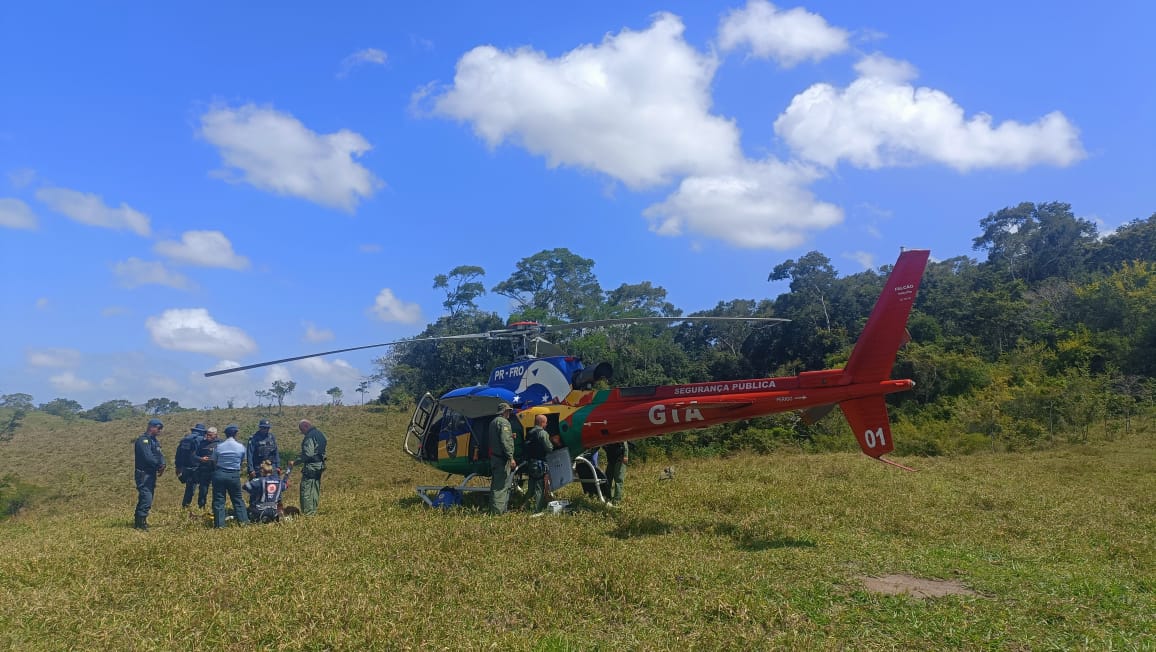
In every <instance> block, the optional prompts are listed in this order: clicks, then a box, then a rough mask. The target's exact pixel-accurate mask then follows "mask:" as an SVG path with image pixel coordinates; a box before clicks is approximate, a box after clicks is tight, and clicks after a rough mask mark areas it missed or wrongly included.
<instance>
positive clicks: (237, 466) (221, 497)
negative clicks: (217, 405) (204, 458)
mask: <svg viewBox="0 0 1156 652" xmlns="http://www.w3.org/2000/svg"><path fill="white" fill-rule="evenodd" d="M238 430H239V428H237V426H236V425H234V424H231V423H230V424H229V425H228V426H226V427H225V441H223V442H221V443H219V444H217V448H216V449H215V450H214V451H213V456H212V460H213V466H214V469H213V525H214V526H215V527H219V528H221V527H225V496H228V497H229V502H231V503H233V516H234V517H236V519H237V522H238V523H240V524H242V525H248V524H249V509H248V508H247V507H246V506H245V497H244V496H243V495H242V494H241V467H242V466H244V463H245V447H244V446H243V445H242V444H241V442H239V441H237V439H236V437H237V431H238Z"/></svg>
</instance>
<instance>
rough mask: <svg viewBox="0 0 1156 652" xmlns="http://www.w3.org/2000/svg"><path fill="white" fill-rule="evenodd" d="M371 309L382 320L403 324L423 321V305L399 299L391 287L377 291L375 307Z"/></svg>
mask: <svg viewBox="0 0 1156 652" xmlns="http://www.w3.org/2000/svg"><path fill="white" fill-rule="evenodd" d="M369 310H370V312H371V313H373V314H374V315H375V316H376V317H377V318H378V319H380V320H381V321H389V322H401V323H403V324H416V323H418V322H420V321H421V306H419V305H418V304H416V303H406V302H404V301H402V300H401V299H398V298H397V297H395V296H394V295H393V290H391V289H389V288H385V289H383V290H382V291H381V292H378V293H377V298H376V299H375V300H374V302H373V307H371V308H370V309H369Z"/></svg>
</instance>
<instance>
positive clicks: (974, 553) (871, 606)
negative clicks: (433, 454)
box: [0, 407, 1156, 650]
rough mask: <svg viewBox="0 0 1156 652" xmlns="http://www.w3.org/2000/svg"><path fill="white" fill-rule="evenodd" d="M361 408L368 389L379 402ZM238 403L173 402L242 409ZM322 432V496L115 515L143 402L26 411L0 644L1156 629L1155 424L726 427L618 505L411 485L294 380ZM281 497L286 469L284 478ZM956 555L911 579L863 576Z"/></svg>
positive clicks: (1, 572)
mask: <svg viewBox="0 0 1156 652" xmlns="http://www.w3.org/2000/svg"><path fill="white" fill-rule="evenodd" d="M379 410H380V408H379ZM260 416H264V415H262V414H258V413H257V412H256V411H247V410H236V411H216V412H213V413H202V412H192V413H182V414H180V415H178V416H176V417H169V418H167V419H166V435H165V437H164V438H163V440H162V442H163V446H164V450H165V452H166V455H168V456H169V457H170V459H171V457H172V453H173V450H174V449H175V447H176V443H177V440H178V439H179V438H180V437H181V436H182V435H183V434H184V433H185V432H187V429H188V427H189V426H190V425H191V424H192V423H193V422H194V421H206V422H207V423H210V424H211V425H217V426H218V427H223V426H224V425H225V424H227V423H229V422H237V423H238V424H240V425H241V426H242V433H243V434H247V433H250V432H253V430H254V428H253V426H254V425H255V423H256V421H257V419H258V418H260ZM304 416H308V417H310V418H313V419H314V421H315V423H317V424H318V425H319V427H320V428H321V429H322V430H323V431H325V433H326V435H327V436H328V437H329V441H330V445H329V448H330V458H331V462H330V470H329V471H328V472H327V474H326V476H325V479H324V486H323V488H322V496H321V513H320V515H319V516H318V517H316V518H314V519H308V520H305V519H295V520H293V521H291V522H289V523H284V524H281V525H265V526H252V527H249V528H240V527H229V528H227V529H225V530H220V531H217V530H213V529H208V528H206V527H205V525H204V522H203V521H201V520H190V519H189V517H188V515H187V514H186V513H184V512H182V511H181V510H180V508H179V500H180V496H179V490H180V487H179V485H178V483H177V481H176V479H175V477H174V475H173V474H171V473H170V474H166V475H165V476H164V477H162V478H161V480H160V483H159V487H158V498H157V503H156V505H155V506H154V508H153V514H152V516H151V518H150V523H151V524H152V526H153V529H152V530H151V531H150V532H147V533H143V532H138V531H135V530H133V529H132V528H131V521H132V509H133V505H134V503H135V499H136V496H135V491H134V489H133V487H132V461H131V456H132V451H131V440H132V439H133V438H134V437H135V436H136V435H137V434H139V432H140V431H141V430H142V429H143V425H144V419H139V420H137V421H139V423H138V422H137V421H132V422H114V423H108V424H100V423H93V422H87V421H74V422H71V423H67V422H65V421H63V420H59V419H56V418H55V417H50V416H47V415H43V414H39V413H33V414H31V415H29V417H28V418H27V419H26V421H25V425H24V427H23V428H21V429H20V430H19V431H18V433H17V435H16V437H15V439H14V440H13V441H11V442H7V443H3V444H0V477H2V476H4V475H15V476H16V477H18V478H19V479H20V480H21V481H22V482H24V483H31V484H32V485H35V486H36V487H38V488H39V490H38V493H34V494H33V499H32V501H31V506H30V507H28V508H27V509H24V510H23V511H21V512H20V513H18V514H17V515H16V516H14V517H11V518H8V519H6V520H4V521H0V540H2V541H3V543H4V553H5V554H4V555H3V556H2V558H0V586H2V587H3V589H2V590H0V647H5V648H11V649H19V650H25V649H28V650H61V649H84V650H88V649H114V650H156V649H189V650H191V649H221V650H253V649H274V650H276V649H285V650H297V649H304V650H324V649H334V650H360V649H386V650H391V649H415V650H474V649H515V650H618V649H639V650H672V649H673V650H680V649H688V650H699V649H736V650H737V649H755V650H763V649H801V650H812V649H910V650H925V649H973V650H988V649H995V650H1068V649H1088V650H1115V649H1122V650H1148V649H1156V435H1154V434H1153V432H1152V431H1151V430H1150V429H1149V430H1144V429H1142V428H1141V429H1140V430H1137V431H1134V432H1133V434H1131V435H1129V436H1128V437H1125V438H1124V439H1121V440H1117V441H1113V442H1097V443H1089V444H1082V445H1065V446H1062V447H1058V448H1055V449H1052V450H1048V451H1043V452H1034V453H1015V454H982V455H971V456H962V457H940V458H906V459H901V460H900V461H902V462H904V463H906V464H908V465H911V466H914V467H916V468H918V469H919V471H918V472H916V473H906V472H903V471H900V470H898V469H895V468H890V467H887V466H885V465H883V464H878V463H876V462H873V461H871V460H869V459H867V458H865V457H863V456H861V455H851V454H825V455H806V454H799V453H793V454H792V453H784V454H776V455H770V456H756V455H739V456H735V457H731V458H727V459H717V458H714V459H694V460H680V461H675V462H673V464H674V467H675V476H674V478H673V479H672V480H661V479H660V476H661V473H660V472H661V469H662V468H663V467H664V466H666V465H668V464H670V462H667V461H651V462H650V463H649V464H641V465H634V466H632V467H631V468H630V471H629V476H628V478H627V497H626V501H625V503H624V505H623V506H622V507H621V508H619V509H608V508H604V507H602V506H600V505H595V504H592V503H589V502H586V501H585V500H583V499H582V498H581V497H580V496H579V495H578V494H579V492H578V491H577V489H576V488H574V487H569V488H566V489H563V490H562V491H561V492H560V497H563V498H567V499H571V500H572V501H573V502H574V503H575V504H576V506H577V510H576V511H575V512H574V513H572V514H565V515H558V516H545V517H541V518H531V517H530V516H529V515H528V514H527V513H524V512H522V513H513V514H509V515H506V516H504V517H501V518H494V517H490V516H487V515H484V514H482V513H480V512H478V511H475V510H471V509H459V510H455V511H453V512H449V513H442V512H439V511H436V510H431V509H427V508H425V507H423V506H422V504H421V502H420V501H419V500H418V499H417V498H416V496H415V494H414V492H413V486H414V485H416V484H439V483H441V482H443V481H444V476H442V475H440V474H437V473H435V472H433V471H432V469H428V468H426V467H423V466H421V465H418V464H416V463H414V462H412V461H410V460H409V459H408V458H406V457H405V456H404V454H403V453H402V452H401V451H400V433H401V432H402V430H403V427H404V425H405V421H406V420H407V417H406V416H404V415H401V414H397V413H393V412H387V411H376V412H375V411H372V410H371V409H370V408H366V407H344V408H333V409H326V408H315V409H312V410H307V409H303V408H286V413H285V415H283V416H276V415H274V416H273V417H272V418H273V420H274V432H275V433H276V434H277V435H278V439H279V440H280V443H281V447H282V450H296V449H297V448H298V447H299V443H300V435H298V434H297V431H296V429H295V427H294V424H295V423H296V420H297V419H299V418H302V417H304ZM288 502H289V503H290V504H296V484H295V483H294V486H293V488H292V489H291V491H290V492H289V501H288ZM892 574H903V575H907V576H911V577H913V578H922V579H929V580H950V581H953V582H956V583H958V584H959V585H960V586H963V587H966V588H968V589H970V590H971V591H974V593H975V594H974V595H948V596H944V597H938V598H930V599H920V598H918V597H913V596H908V595H885V594H880V593H875V592H872V591H869V590H867V588H866V584H865V581H866V579H865V578H871V577H880V576H885V575H892Z"/></svg>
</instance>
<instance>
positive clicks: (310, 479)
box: [297, 419, 328, 516]
mask: <svg viewBox="0 0 1156 652" xmlns="http://www.w3.org/2000/svg"><path fill="white" fill-rule="evenodd" d="M297 429H298V430H300V431H301V434H302V435H303V436H304V438H303V439H302V440H301V457H300V458H299V459H298V461H299V462H300V464H301V514H302V515H303V516H316V515H317V503H318V502H319V501H320V500H321V474H322V473H324V472H325V460H326V459H328V455H327V454H326V452H325V448H326V446H328V440H326V439H325V433H323V432H321V431H320V430H318V429H317V428H316V427H315V426H314V425H313V422H311V421H310V420H309V419H302V420H301V421H299V422H298V423H297Z"/></svg>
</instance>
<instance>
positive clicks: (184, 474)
mask: <svg viewBox="0 0 1156 652" xmlns="http://www.w3.org/2000/svg"><path fill="white" fill-rule="evenodd" d="M204 437H205V424H203V423H198V424H197V425H195V426H193V428H192V430H190V431H189V434H187V435H185V436H184V437H183V438H181V442H180V443H179V444H177V454H176V455H175V456H174V458H173V463H174V464H176V466H177V480H180V481H181V482H183V483H185V495H184V497H183V498H181V508H182V509H184V508H187V507H188V506H189V505H190V504H191V503H192V502H193V490H194V489H195V488H196V486H197V467H199V466H200V465H201V461H200V460H199V459H197V456H196V453H197V448H199V447H200V445H201V440H202V439H204Z"/></svg>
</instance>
